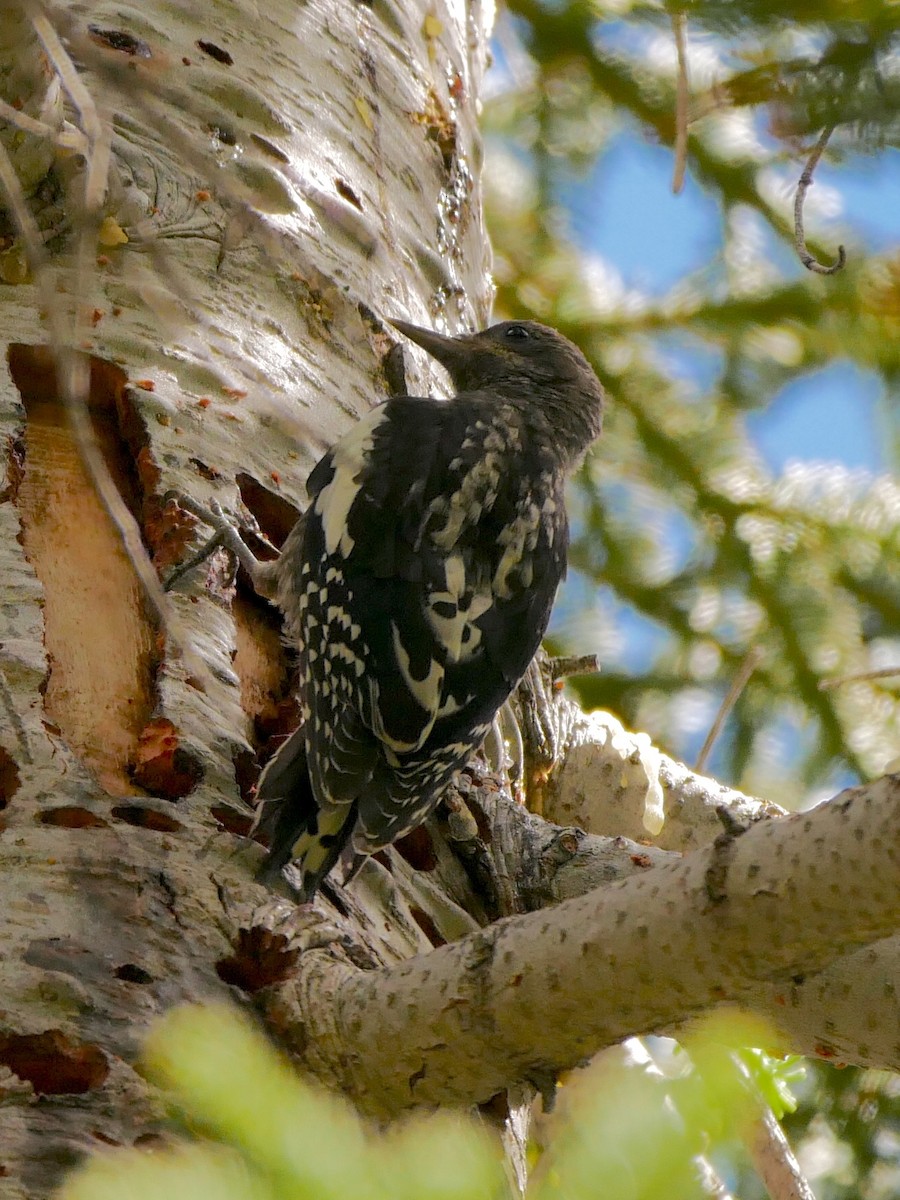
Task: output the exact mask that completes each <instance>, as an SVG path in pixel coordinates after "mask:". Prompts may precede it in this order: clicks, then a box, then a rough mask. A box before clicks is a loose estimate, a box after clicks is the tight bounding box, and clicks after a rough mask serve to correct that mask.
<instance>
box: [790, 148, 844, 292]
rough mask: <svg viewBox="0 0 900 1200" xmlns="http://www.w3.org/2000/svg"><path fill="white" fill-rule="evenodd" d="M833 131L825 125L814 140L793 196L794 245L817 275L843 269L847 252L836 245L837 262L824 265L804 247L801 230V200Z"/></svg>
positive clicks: (803, 236) (803, 237)
mask: <svg viewBox="0 0 900 1200" xmlns="http://www.w3.org/2000/svg"><path fill="white" fill-rule="evenodd" d="M833 133H834V126H833V125H827V126H826V127H825V128H824V129H823V130H822V134H821V136H820V138H819V140H818V141H817V142H816V145H815V149H814V150H813V152H812V154H811V155H810V156H809V162H808V163H807V164H806V166H805V167H804V168H803V174H802V175H801V176H800V180H799V182H798V184H797V193H796V195H795V196H794V246H795V247H796V249H797V255H798V257H799V259H800V261H801V262H802V263H803V265H804V267H806V269H807V270H808V271H814V272H815V273H816V274H817V275H836V274H837V273H838V271H842V270H843V269H844V264H845V263H846V261H847V254H846V251H845V250H844V247H843V246H838V250H837V254H838V256H837V262H833V263H832V264H831V266H830V267H826V266H825V264H824V263H820V262H819V260H818V259H817V258H816V257H815V255H813V254H810V252H809V250H808V249H807V248H806V235H805V233H804V231H803V202H804V201H805V199H806V193H807V191H808V190H809V187H810V184H811V183H812V181H813V172H814V171H815V169H816V167H817V166H818V165H819V159H820V158H821V157H822V154H823V152H824V150H825V147H826V146H827V145H828V139H829V138H830V137H831V135H832V134H833Z"/></svg>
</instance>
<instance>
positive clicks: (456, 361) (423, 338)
mask: <svg viewBox="0 0 900 1200" xmlns="http://www.w3.org/2000/svg"><path fill="white" fill-rule="evenodd" d="M388 320H389V321H390V323H391V324H392V325H393V326H394V328H395V329H399V330H400V332H401V333H402V334H403V335H404V337H408V338H409V340H410V341H411V342H415V343H416V345H417V346H421V347H422V349H423V350H427V351H428V353H429V354H430V355H431V357H432V358H434V359H437V361H438V362H439V363H440V364H441V366H442V367H443V368H444V369H445V370H446V371H447V372H449V375H450V378H451V379H453V380H457V379H459V378H460V377H461V375H462V374H463V372H464V371H465V369H466V366H467V364H468V361H469V356H470V355H471V353H472V351H471V346H470V344H469V343H470V341H471V339H470V338H469V337H467V336H465V335H464V336H463V337H458V338H453V337H447V335H446V334H444V333H435V332H434V330H433V329H422V328H421V326H419V325H410V324H409V322H408V321H395V320H394V319H393V318H392V317H388Z"/></svg>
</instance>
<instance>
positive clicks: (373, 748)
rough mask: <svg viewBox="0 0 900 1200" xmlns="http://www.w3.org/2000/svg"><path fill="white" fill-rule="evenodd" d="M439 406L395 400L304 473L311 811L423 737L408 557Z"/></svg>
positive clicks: (422, 633) (304, 653)
mask: <svg viewBox="0 0 900 1200" xmlns="http://www.w3.org/2000/svg"><path fill="white" fill-rule="evenodd" d="M451 408H452V406H451V405H446V404H443V403H441V402H439V401H435V400H431V399H417V398H410V397H400V398H395V399H392V400H389V401H387V402H386V403H385V404H384V405H382V406H381V407H380V408H377V409H374V410H373V411H372V412H371V413H369V414H368V415H367V416H366V417H364V418H363V419H362V420H361V421H360V422H359V423H358V424H357V425H356V426H355V427H354V428H353V429H352V430H351V431H350V433H349V434H348V435H347V437H345V438H343V439H342V440H341V441H340V442H339V443H338V444H337V445H336V446H335V447H334V449H333V450H331V451H330V452H329V453H328V454H327V455H325V457H324V458H323V459H322V460H321V462H320V463H319V464H318V465H317V466H316V468H315V469H314V470H313V472H312V474H311V475H310V478H309V484H308V487H309V491H310V499H311V503H310V507H309V510H308V514H307V518H306V529H305V531H304V543H303V554H302V562H303V566H302V570H303V576H302V578H301V580H300V587H301V592H302V595H303V608H304V612H303V617H302V626H301V628H302V646H301V699H302V700H303V704H304V718H305V720H306V727H307V738H308V743H309V746H310V751H311V753H310V774H311V776H312V780H313V787H314V789H315V791H316V794H317V796H318V797H319V800H320V803H323V804H328V803H332V804H348V803H350V802H351V801H353V800H354V799H355V798H356V797H357V796H358V795H359V793H360V791H361V790H362V789H363V788H364V787H365V785H366V783H367V782H368V780H369V778H370V777H371V773H372V770H373V769H374V765H375V763H376V762H377V761H378V758H379V756H380V755H381V754H382V753H386V754H387V755H388V756H389V757H390V756H391V755H396V754H399V753H404V752H408V751H409V750H411V749H414V748H415V747H416V746H418V745H420V744H421V742H422V741H423V740H424V738H426V737H427V736H428V732H429V731H430V729H431V727H432V725H433V723H434V715H435V712H436V710H437V708H439V707H440V696H441V689H442V684H443V656H442V654H440V653H438V654H437V657H436V658H435V657H433V656H432V649H433V637H432V635H431V632H430V630H429V628H428V625H427V621H426V617H425V599H424V598H425V596H426V595H427V593H428V591H429V588H430V587H431V579H430V577H429V570H431V572H432V574H433V564H432V568H429V566H428V565H427V564H425V563H423V561H422V556H421V554H420V553H419V551H418V549H417V547H416V544H415V543H416V540H417V524H418V521H419V520H420V517H421V513H422V511H423V508H422V506H423V502H424V499H425V497H426V496H427V495H428V494H429V492H430V490H431V489H433V488H439V487H440V486H441V478H442V475H443V473H444V472H445V470H446V465H447V464H446V461H445V459H446V456H443V457H442V453H441V447H442V446H443V445H446V443H447V438H446V430H445V425H446V423H447V414H448V412H449V410H450V409H451Z"/></svg>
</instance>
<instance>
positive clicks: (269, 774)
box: [251, 726, 356, 901]
mask: <svg viewBox="0 0 900 1200" xmlns="http://www.w3.org/2000/svg"><path fill="white" fill-rule="evenodd" d="M256 798H257V805H258V811H257V815H256V819H255V821H254V822H253V828H252V829H251V834H252V835H255V834H262V835H263V837H264V838H265V839H266V840H267V841H268V843H269V853H268V855H267V856H266V858H265V861H264V862H263V864H262V866H261V867H260V868H259V870H258V871H257V873H256V878H257V880H258V882H260V883H265V884H267V885H271V884H273V883H274V882H276V881H277V879H278V878H279V876H280V875H281V870H282V868H283V867H284V866H286V865H287V864H288V863H289V862H291V861H292V860H296V862H297V866H298V868H299V869H300V871H301V874H302V879H303V881H302V885H301V888H300V891H301V894H302V897H303V900H304V901H308V900H312V898H313V896H314V895H315V894H316V891H317V890H318V887H319V885H320V883H321V882H322V880H323V879H324V878H325V876H326V875H327V874H328V872H329V871H330V870H331V868H332V867H333V866H334V864H335V863H336V862H337V860H338V859H339V858H340V856H341V851H342V850H343V849H344V846H345V845H346V843H347V840H348V838H349V837H350V833H351V832H352V830H353V827H354V825H355V823H356V804H355V803H354V804H352V805H347V806H343V805H342V806H341V807H340V808H337V809H335V808H330V809H326V810H324V811H322V810H320V808H319V805H318V804H317V802H316V798H315V795H314V793H313V788H312V782H311V780H310V777H309V769H308V766H307V761H306V739H305V737H304V733H303V728H302V726H301V728H300V729H296V730H295V731H294V732H293V733H292V734H291V736H290V737H289V738H288V739H287V741H286V742H284V744H283V745H282V746H280V747H279V749H278V751H277V753H276V754H275V755H274V757H273V758H272V759H271V760H270V761H269V763H268V764H267V765H266V768H265V770H264V771H263V773H262V775H260V777H259V783H258V785H257V789H256Z"/></svg>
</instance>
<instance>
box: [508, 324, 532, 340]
mask: <svg viewBox="0 0 900 1200" xmlns="http://www.w3.org/2000/svg"><path fill="white" fill-rule="evenodd" d="M506 336H507V337H508V338H509V339H510V341H513V342H524V341H525V340H526V339H527V338H529V337H531V334H530V333H529V332H528V330H527V329H526V328H525V326H524V325H510V327H509V328H508V329H507V331H506Z"/></svg>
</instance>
